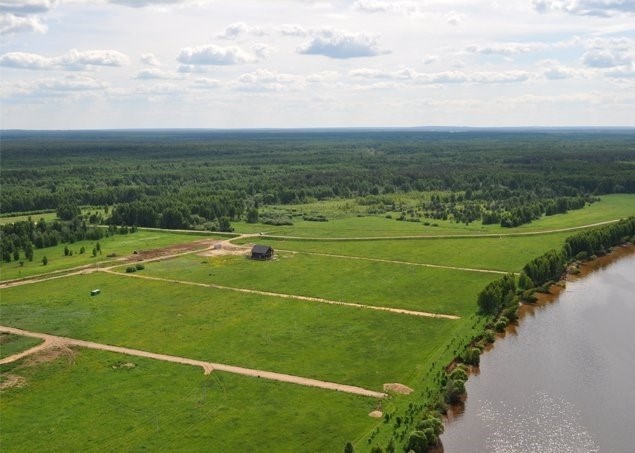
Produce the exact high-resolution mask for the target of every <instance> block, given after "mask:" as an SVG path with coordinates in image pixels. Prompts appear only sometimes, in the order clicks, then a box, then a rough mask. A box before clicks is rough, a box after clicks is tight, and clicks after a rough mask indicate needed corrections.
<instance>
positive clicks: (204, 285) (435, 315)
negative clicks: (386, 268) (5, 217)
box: [102, 269, 461, 320]
mask: <svg viewBox="0 0 635 453" xmlns="http://www.w3.org/2000/svg"><path fill="white" fill-rule="evenodd" d="M102 272H107V273H109V274H114V275H119V276H121V277H130V278H141V279H145V280H155V281H159V282H168V283H178V284H181V285H192V286H200V287H202V288H214V289H222V290H227V291H236V292H239V293H248V294H258V295H261V296H270V297H280V298H283V299H296V300H302V301H305V302H318V303H321V304H330V305H341V306H344V307H354V308H364V309H368V310H377V311H387V312H390V313H398V314H402V315H409V316H420V317H423V318H440V319H452V320H455V319H461V317H460V316H455V315H445V314H439V313H428V312H425V311H415V310H406V309H404V308H390V307H378V306H374V305H364V304H358V303H355V302H342V301H338V300H329V299H322V298H320V297H310V296H298V295H295V294H283V293H273V292H269V291H259V290H256V289H246V288H234V287H231V286H223V285H216V284H214V283H199V282H190V281H185V280H173V279H171V278H163V277H151V276H149V275H139V274H128V273H126V274H122V273H121V272H115V271H112V270H110V269H102Z"/></svg>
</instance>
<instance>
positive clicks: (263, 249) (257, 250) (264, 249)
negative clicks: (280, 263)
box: [251, 245, 271, 254]
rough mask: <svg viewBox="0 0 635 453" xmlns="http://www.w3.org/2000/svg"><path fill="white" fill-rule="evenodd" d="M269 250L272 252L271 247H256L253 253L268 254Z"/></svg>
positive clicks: (252, 250)
mask: <svg viewBox="0 0 635 453" xmlns="http://www.w3.org/2000/svg"><path fill="white" fill-rule="evenodd" d="M269 250H271V247H269V246H268V245H254V247H253V248H252V249H251V253H258V254H260V253H267V252H269Z"/></svg>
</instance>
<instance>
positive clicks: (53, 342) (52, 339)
mask: <svg viewBox="0 0 635 453" xmlns="http://www.w3.org/2000/svg"><path fill="white" fill-rule="evenodd" d="M0 332H6V333H11V334H14V335H24V336H29V337H35V338H40V339H42V340H44V343H42V344H40V345H38V346H35V347H34V348H31V349H28V350H26V351H23V352H21V353H18V354H14V355H12V356H9V357H5V358H4V359H2V360H0V365H1V364H4V363H11V362H15V361H16V360H20V359H22V358H24V357H27V356H29V355H31V354H34V353H37V352H39V351H42V350H44V349H47V348H50V347H54V346H67V347H68V346H78V347H81V348H88V349H98V350H101V351H109V352H115V353H119V354H126V355H131V356H137V357H146V358H150V359H155V360H162V361H164V362H173V363H180V364H183V365H191V366H198V367H201V368H202V369H203V371H204V373H205V374H210V373H211V372H212V371H214V370H218V371H224V372H226V373H234V374H241V375H243V376H250V377H255V378H262V379H269V380H272V381H279V382H286V383H290V384H297V385H304V386H307V387H318V388H322V389H326V390H333V391H337V392H344V393H352V394H355V395H361V396H368V397H371V398H384V397H386V396H387V394H386V393H383V392H377V391H374V390H368V389H365V388H362V387H356V386H353V385H346V384H337V383H335V382H328V381H320V380H317V379H311V378H305V377H301V376H293V375H290V374H282V373H275V372H272V371H264V370H254V369H251V368H243V367H238V366H233V365H227V364H223V363H213V362H204V361H201V360H195V359H190V358H187V357H178V356H173V355H166V354H157V353H154V352H148V351H141V350H139V349H130V348H125V347H121V346H111V345H107V344H101V343H93V342H91V341H84V340H76V339H73V338H66V337H59V336H56V335H49V334H45V333H39V332H31V331H28V330H22V329H16V328H13V327H6V326H0Z"/></svg>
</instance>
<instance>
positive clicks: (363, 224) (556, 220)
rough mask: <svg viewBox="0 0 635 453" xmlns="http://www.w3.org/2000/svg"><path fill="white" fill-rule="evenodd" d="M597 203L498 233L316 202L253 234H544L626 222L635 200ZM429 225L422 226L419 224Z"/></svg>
mask: <svg viewBox="0 0 635 453" xmlns="http://www.w3.org/2000/svg"><path fill="white" fill-rule="evenodd" d="M429 197H430V194H429V193H420V194H416V195H413V194H408V195H407V196H406V195H404V196H402V197H401V198H399V197H396V198H397V199H398V200H406V201H403V204H404V205H405V207H406V208H408V207H413V206H415V205H416V204H420V202H421V200H425V199H428V198H429ZM599 198H600V201H599V202H595V203H592V204H589V205H587V206H585V207H584V208H583V209H578V210H575V211H570V212H568V213H566V214H554V215H551V216H544V215H543V216H542V217H541V218H540V219H538V220H535V221H533V222H531V223H527V224H524V225H519V226H517V227H515V228H503V227H501V226H500V225H498V224H492V225H483V224H482V223H481V222H478V221H477V222H472V223H470V224H469V225H465V224H464V223H457V222H455V221H452V220H440V219H426V218H421V219H420V221H419V222H408V221H397V220H396V218H397V217H398V216H399V212H387V214H389V215H390V216H391V218H387V217H386V215H378V214H375V215H370V214H368V213H367V212H365V211H366V207H365V206H363V205H360V204H359V202H358V201H357V200H327V201H321V202H314V203H307V204H298V205H285V206H276V207H275V210H274V212H275V211H279V212H286V213H288V214H289V215H292V216H294V217H292V222H293V225H280V226H275V225H266V224H258V226H257V228H258V229H259V230H258V231H260V232H263V233H264V234H266V235H271V236H277V235H280V236H299V237H306V238H313V237H314V238H324V239H327V238H347V237H350V238H364V237H386V236H389V237H393V236H435V235H475V234H515V233H527V232H545V231H549V230H557V229H562V228H575V227H583V226H585V225H590V224H593V223H597V222H604V221H606V220H614V219H619V218H622V217H628V215H630V214H632V212H633V205H634V204H635V195H633V194H610V195H602V196H601V197H599ZM305 213H323V214H324V215H325V217H326V218H327V219H328V221H327V222H314V221H307V220H303V218H302V215H303V214H305ZM426 222H427V223H429V225H425V224H424V223H426ZM232 225H233V226H234V228H235V229H236V232H238V233H250V232H253V231H254V228H255V227H256V226H255V225H252V224H248V223H245V222H236V223H233V224H232Z"/></svg>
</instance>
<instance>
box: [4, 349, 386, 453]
mask: <svg viewBox="0 0 635 453" xmlns="http://www.w3.org/2000/svg"><path fill="white" fill-rule="evenodd" d="M122 362H123V363H127V362H129V363H134V365H135V366H134V367H133V368H125V367H118V365H119V364H121V363H122ZM22 363H24V361H23V362H22ZM113 367H114V368H113ZM0 369H2V371H3V372H4V373H10V374H12V375H19V376H21V377H23V378H24V379H25V380H26V382H25V385H24V386H23V387H20V388H12V389H8V390H3V391H2V450H3V451H4V452H7V453H8V452H24V451H144V450H147V451H285V452H287V451H288V452H294V451H340V450H341V449H342V448H343V446H344V444H345V443H346V442H347V441H349V440H356V439H355V437H353V436H356V435H357V436H359V433H363V432H365V431H367V430H368V429H370V427H371V426H372V425H373V423H374V420H373V419H371V418H370V417H368V415H367V414H368V413H369V412H370V411H371V410H373V409H374V408H375V407H376V404H377V403H376V401H375V400H373V399H370V398H363V397H359V396H355V395H348V394H344V393H339V392H329V391H325V390H320V389H313V388H308V387H301V386H295V385H288V384H281V383H277V382H273V381H265V380H260V379H253V378H247V377H243V376H237V375H232V374H227V373H222V372H215V373H212V374H211V375H209V376H205V375H203V373H202V372H201V371H200V369H197V368H193V367H187V366H182V365H177V364H171V363H165V362H158V361H154V360H150V359H144V358H140V357H125V356H121V355H118V354H112V353H108V352H102V351H93V350H86V349H82V350H78V351H77V353H76V354H75V356H74V357H73V358H72V360H69V358H68V357H66V356H61V357H59V358H58V359H57V360H55V361H53V362H45V363H41V364H39V365H38V366H36V367H33V366H23V365H22V364H20V363H18V364H15V365H3V366H2V367H1V368H0Z"/></svg>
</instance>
